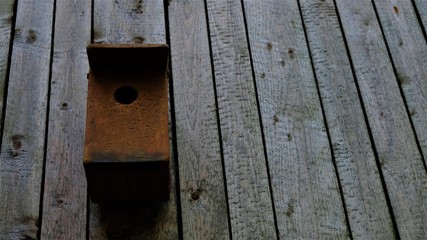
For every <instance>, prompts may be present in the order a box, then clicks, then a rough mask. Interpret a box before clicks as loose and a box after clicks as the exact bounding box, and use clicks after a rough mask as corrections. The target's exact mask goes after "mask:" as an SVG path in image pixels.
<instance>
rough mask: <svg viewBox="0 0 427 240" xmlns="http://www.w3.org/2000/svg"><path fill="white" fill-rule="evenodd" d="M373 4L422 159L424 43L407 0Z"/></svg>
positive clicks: (426, 84)
mask: <svg viewBox="0 0 427 240" xmlns="http://www.w3.org/2000/svg"><path fill="white" fill-rule="evenodd" d="M374 3H375V6H376V9H377V12H378V16H379V18H380V22H381V26H382V28H383V31H384V35H385V39H386V41H387V44H388V47H389V49H390V53H391V56H392V60H393V63H394V66H395V68H396V77H397V80H398V81H399V84H400V86H401V88H402V91H403V94H404V96H405V99H406V104H407V106H408V108H409V109H408V110H409V112H410V116H411V118H412V122H413V125H414V128H415V134H416V136H417V138H418V141H419V143H420V146H421V151H422V153H423V156H424V159H426V157H427V127H426V126H427V81H426V78H427V43H426V40H425V39H424V36H423V32H422V30H421V26H420V24H419V22H418V19H417V16H416V14H415V11H414V8H413V6H412V4H411V1H410V0H401V1H397V0H388V1H385V0H376V1H374Z"/></svg>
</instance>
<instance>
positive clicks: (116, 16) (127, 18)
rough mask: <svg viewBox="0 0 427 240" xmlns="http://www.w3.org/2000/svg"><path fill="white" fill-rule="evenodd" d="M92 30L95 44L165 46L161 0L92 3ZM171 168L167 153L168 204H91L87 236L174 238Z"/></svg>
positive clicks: (175, 234) (105, 237)
mask: <svg viewBox="0 0 427 240" xmlns="http://www.w3.org/2000/svg"><path fill="white" fill-rule="evenodd" d="M93 31H94V37H95V39H94V41H95V42H96V43H129V42H131V43H135V42H137V43H140V42H144V43H166V30H165V14H164V6H163V1H157V0H146V1H142V0H137V1H132V0H127V1H113V0H109V1H102V0H95V3H94V29H93ZM171 147H172V143H171ZM174 168H175V166H174V160H173V154H171V162H170V173H171V174H170V175H171V188H170V200H169V202H165V203H153V204H142V205H138V206H122V207H120V206H108V205H104V206H100V205H99V204H93V203H92V204H91V205H90V219H89V231H90V233H89V237H90V238H91V239H107V238H114V239H178V223H177V209H176V204H177V203H176V189H175V178H174V176H175V173H174Z"/></svg>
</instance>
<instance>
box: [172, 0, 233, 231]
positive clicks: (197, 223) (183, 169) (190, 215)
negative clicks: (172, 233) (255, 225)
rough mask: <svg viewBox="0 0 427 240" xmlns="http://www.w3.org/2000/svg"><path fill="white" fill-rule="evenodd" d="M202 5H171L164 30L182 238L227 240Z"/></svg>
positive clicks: (226, 216) (214, 110)
mask: <svg viewBox="0 0 427 240" xmlns="http://www.w3.org/2000/svg"><path fill="white" fill-rule="evenodd" d="M205 14H206V13H205V5H204V2H203V1H172V2H170V5H169V31H170V38H171V41H170V42H171V52H172V70H173V72H172V74H173V86H174V87H173V89H174V93H173V94H174V102H175V122H176V134H177V148H178V149H177V150H178V156H179V158H178V160H179V176H180V188H181V209H182V211H181V212H182V225H183V226H182V227H183V237H184V239H227V238H229V229H228V212H227V202H226V201H227V199H226V194H225V189H224V178H223V166H222V162H221V151H220V142H219V141H220V139H219V134H218V122H217V115H216V104H215V95H214V84H213V79H212V68H211V62H210V51H209V40H208V32H207V23H206V15H205Z"/></svg>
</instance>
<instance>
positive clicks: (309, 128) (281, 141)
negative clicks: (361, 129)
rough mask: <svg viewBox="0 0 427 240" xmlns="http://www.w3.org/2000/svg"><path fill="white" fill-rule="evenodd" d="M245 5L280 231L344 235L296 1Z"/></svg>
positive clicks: (324, 236) (296, 236)
mask: <svg viewBox="0 0 427 240" xmlns="http://www.w3.org/2000/svg"><path fill="white" fill-rule="evenodd" d="M244 7H245V13H246V19H247V26H248V33H249V40H250V45H251V51H252V60H253V65H254V70H255V77H256V84H257V89H258V99H259V103H260V108H261V116H262V122H263V127H264V135H265V142H266V146H267V156H268V161H269V166H270V176H271V180H272V188H273V196H274V202H275V206H276V213H277V222H278V227H279V233H280V237H281V238H284V239H299V238H302V239H346V238H349V233H348V229H347V226H346V220H345V213H344V208H343V205H342V202H341V197H340V189H339V185H338V179H337V176H336V173H335V169H334V165H333V161H332V156H331V152H330V146H329V141H328V137H327V132H326V128H325V125H324V120H323V116H322V109H321V104H320V100H319V96H318V93H317V88H316V82H315V79H314V75H313V71H312V66H311V62H310V57H309V51H308V47H307V44H306V40H305V35H304V29H303V26H302V21H301V17H300V13H299V7H298V2H297V1H296V0H291V1H275V0H270V1H251V0H248V1H244ZM284 13H286V14H284Z"/></svg>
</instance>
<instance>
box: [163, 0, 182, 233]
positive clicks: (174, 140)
mask: <svg viewBox="0 0 427 240" xmlns="http://www.w3.org/2000/svg"><path fill="white" fill-rule="evenodd" d="M163 8H164V11H163V12H164V17H165V31H166V43H167V45H168V46H169V50H168V52H169V56H170V57H169V59H168V66H169V67H168V77H169V104H170V108H169V109H170V120H171V131H172V154H173V159H174V163H175V165H174V169H173V172H174V175H175V192H176V213H177V216H176V218H177V222H178V237H179V239H181V240H182V239H184V232H183V223H182V208H181V186H180V178H179V161H178V142H177V141H178V140H177V135H176V122H175V121H176V113H175V97H174V88H173V74H172V72H173V70H172V53H171V51H172V49H171V44H170V43H171V39H170V25H169V4H168V2H167V1H166V0H165V1H164V2H163Z"/></svg>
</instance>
